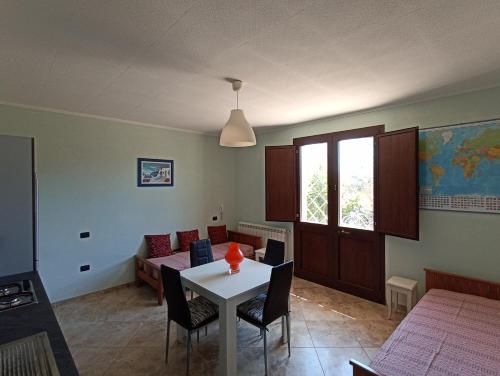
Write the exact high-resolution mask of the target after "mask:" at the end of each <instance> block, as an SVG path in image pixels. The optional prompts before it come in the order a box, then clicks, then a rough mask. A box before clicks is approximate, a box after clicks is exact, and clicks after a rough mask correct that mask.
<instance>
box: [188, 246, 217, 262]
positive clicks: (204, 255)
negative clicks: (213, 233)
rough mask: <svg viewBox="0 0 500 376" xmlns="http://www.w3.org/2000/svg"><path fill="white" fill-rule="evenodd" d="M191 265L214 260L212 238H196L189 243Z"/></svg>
mask: <svg viewBox="0 0 500 376" xmlns="http://www.w3.org/2000/svg"><path fill="white" fill-rule="evenodd" d="M189 258H190V260H191V267H192V268H194V267H195V266H199V265H204V264H208V263H209V262H213V261H214V255H213V253H212V244H211V243H210V239H202V240H195V241H192V242H191V243H190V244H189Z"/></svg>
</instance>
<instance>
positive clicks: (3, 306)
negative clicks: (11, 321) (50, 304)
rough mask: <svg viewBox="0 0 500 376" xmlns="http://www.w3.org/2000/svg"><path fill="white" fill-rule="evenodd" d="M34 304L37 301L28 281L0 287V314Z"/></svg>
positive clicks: (31, 284) (31, 285)
mask: <svg viewBox="0 0 500 376" xmlns="http://www.w3.org/2000/svg"><path fill="white" fill-rule="evenodd" d="M34 303H38V300H37V299H36V295H35V289H34V288H33V283H32V282H31V281H30V280H29V279H25V280H22V281H15V282H10V283H8V284H5V285H0V312H2V311H6V310H9V309H12V308H17V307H22V306H25V305H29V304H34Z"/></svg>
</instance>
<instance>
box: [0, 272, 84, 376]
mask: <svg viewBox="0 0 500 376" xmlns="http://www.w3.org/2000/svg"><path fill="white" fill-rule="evenodd" d="M23 279H31V281H32V282H33V286H34V288H35V293H36V296H37V299H38V303H37V304H30V305H27V306H24V307H18V308H15V309H10V310H6V311H2V312H0V344H3V343H7V342H10V341H14V340H16V339H20V338H23V337H27V336H31V335H33V334H36V333H40V332H47V334H48V336H49V340H50V344H51V347H52V351H53V353H54V357H55V359H56V363H57V367H58V368H59V372H60V373H61V375H64V376H73V375H76V376H78V371H77V369H76V366H75V362H74V361H73V357H72V356H71V352H70V351H69V348H68V345H67V344H66V340H65V339H64V336H63V334H62V332H61V328H60V327H59V324H58V322H57V319H56V316H55V314H54V311H53V310H52V306H51V305H50V302H49V299H48V297H47V294H46V293H45V289H44V288H43V284H42V282H41V280H40V277H39V276H38V273H36V272H29V273H21V274H14V275H11V276H7V277H0V284H5V283H9V282H13V281H19V280H23Z"/></svg>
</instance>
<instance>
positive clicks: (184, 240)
mask: <svg viewBox="0 0 500 376" xmlns="http://www.w3.org/2000/svg"><path fill="white" fill-rule="evenodd" d="M177 239H178V240H179V247H180V249H179V251H181V252H186V251H189V244H190V243H191V242H192V241H195V240H200V236H199V234H198V230H191V231H177Z"/></svg>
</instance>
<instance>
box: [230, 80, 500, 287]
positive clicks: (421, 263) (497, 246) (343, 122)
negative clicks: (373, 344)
mask: <svg viewBox="0 0 500 376" xmlns="http://www.w3.org/2000/svg"><path fill="white" fill-rule="evenodd" d="M492 118H500V88H495V89H490V90H484V91H478V92H473V93H468V94H463V95H457V96H452V97H447V98H440V99H436V100H431V101H427V102H422V103H416V104H410V105H404V106H398V107H392V108H386V109H380V110H375V111H371V112H366V113H360V114H353V115H350V116H344V117H339V118H332V119H324V120H319V121H314V122H309V123H304V124H299V125H296V126H289V127H283V128H281V129H277V130H275V131H273V132H269V133H264V134H259V135H258V136H257V147H255V148H247V149H241V150H238V164H237V166H238V169H237V171H238V179H237V185H236V186H237V189H236V191H237V193H238V195H237V200H236V201H237V204H238V210H237V212H238V217H239V219H241V220H245V221H251V222H260V223H265V195H264V193H265V191H264V189H265V186H264V147H265V146H266V145H287V144H291V143H292V142H293V139H294V138H296V137H302V136H309V135H314V134H321V133H328V132H334V131H340V130H346V129H354V128H361V127H368V126H372V125H378V124H385V127H386V130H387V131H390V130H395V129H401V128H407V127H410V126H417V125H418V126H420V127H421V128H425V127H431V126H437V125H447V124H454V123H462V122H468V121H476V120H483V119H492ZM498 183H499V185H500V181H499V182H498ZM275 225H278V226H281V227H283V226H286V227H289V228H292V226H291V225H290V224H283V223H277V224H275ZM499 265H500V215H498V214H480V213H464V212H442V211H430V210H421V211H420V241H419V242H415V241H412V240H406V239H400V238H395V237H390V236H388V237H387V238H386V274H387V276H391V275H400V276H407V277H411V278H415V279H417V280H419V282H420V283H419V285H420V292H421V293H422V292H423V288H424V272H423V268H424V267H432V268H436V269H441V270H444V271H449V272H456V273H460V274H464V275H470V276H475V277H481V278H485V279H491V280H495V281H500V267H499Z"/></svg>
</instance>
